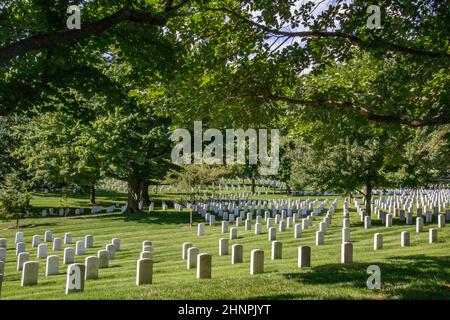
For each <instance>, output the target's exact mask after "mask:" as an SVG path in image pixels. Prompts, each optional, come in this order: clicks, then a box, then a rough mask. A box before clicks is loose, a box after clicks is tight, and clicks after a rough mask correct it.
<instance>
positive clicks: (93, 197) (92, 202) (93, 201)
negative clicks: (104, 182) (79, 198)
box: [90, 184, 96, 204]
mask: <svg viewBox="0 0 450 320" xmlns="http://www.w3.org/2000/svg"><path fill="white" fill-rule="evenodd" d="M95 196H96V195H95V184H93V185H92V186H91V196H90V201H91V204H95V201H96V199H95Z"/></svg>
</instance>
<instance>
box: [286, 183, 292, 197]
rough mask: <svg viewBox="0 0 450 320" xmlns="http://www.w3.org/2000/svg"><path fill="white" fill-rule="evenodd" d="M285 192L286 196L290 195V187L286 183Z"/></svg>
mask: <svg viewBox="0 0 450 320" xmlns="http://www.w3.org/2000/svg"><path fill="white" fill-rule="evenodd" d="M286 194H287V195H288V196H290V195H291V187H290V186H289V185H288V184H287V185H286Z"/></svg>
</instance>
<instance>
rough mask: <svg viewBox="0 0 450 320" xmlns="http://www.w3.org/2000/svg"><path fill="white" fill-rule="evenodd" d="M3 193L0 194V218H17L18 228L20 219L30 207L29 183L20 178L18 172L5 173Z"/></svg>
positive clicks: (2, 185)
mask: <svg viewBox="0 0 450 320" xmlns="http://www.w3.org/2000/svg"><path fill="white" fill-rule="evenodd" d="M1 187H2V189H3V193H1V194H0V218H1V219H4V220H11V219H15V220H16V228H19V219H20V218H22V215H23V213H24V212H25V211H26V210H28V209H29V207H30V199H31V197H30V195H29V193H28V192H26V191H27V188H28V184H27V182H26V181H24V180H23V179H21V178H20V174H19V173H18V172H11V173H8V174H6V175H5V177H4V180H3V182H2V184H1Z"/></svg>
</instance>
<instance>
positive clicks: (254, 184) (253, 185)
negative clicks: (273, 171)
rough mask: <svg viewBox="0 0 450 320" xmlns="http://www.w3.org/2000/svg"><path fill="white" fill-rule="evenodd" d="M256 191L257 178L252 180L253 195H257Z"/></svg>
mask: <svg viewBox="0 0 450 320" xmlns="http://www.w3.org/2000/svg"><path fill="white" fill-rule="evenodd" d="M255 189H256V181H255V178H252V193H255Z"/></svg>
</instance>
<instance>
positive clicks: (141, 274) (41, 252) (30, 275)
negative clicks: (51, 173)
mask: <svg viewBox="0 0 450 320" xmlns="http://www.w3.org/2000/svg"><path fill="white" fill-rule="evenodd" d="M44 239H45V242H52V241H53V251H54V252H58V251H61V250H62V238H53V235H52V232H51V231H46V232H45V234H44ZM15 243H16V257H17V262H16V270H17V272H21V286H23V287H24V286H32V285H37V284H38V280H39V262H38V261H30V253H28V252H26V251H25V241H24V234H23V232H17V233H16V236H15ZM64 244H66V245H70V244H72V234H71V233H69V232H68V233H65V234H64ZM31 245H32V247H37V259H46V264H45V276H46V277H49V276H53V275H59V256H58V255H49V256H47V246H48V245H47V243H40V236H39V235H34V236H33V237H32V242H31ZM93 246H94V237H93V236H92V235H86V236H85V237H84V240H78V241H76V242H75V250H74V249H73V248H72V247H67V248H64V253H63V264H65V265H68V267H67V278H66V290H65V292H66V294H69V293H74V292H82V291H84V284H85V280H88V279H97V278H98V274H99V269H100V268H108V267H109V261H110V260H114V259H115V258H116V252H118V251H120V239H119V238H113V239H112V241H111V243H109V244H107V245H106V246H105V249H104V250H99V251H98V252H97V256H88V257H86V258H85V262H84V264H83V263H74V260H75V256H82V255H84V252H85V249H86V248H92V247H93ZM6 252H7V239H0V296H1V290H2V283H3V279H4V271H5V264H6ZM152 279H153V244H152V242H151V241H149V240H145V241H143V243H142V251H141V253H140V257H139V259H138V261H137V268H136V285H138V286H140V285H143V284H151V283H152Z"/></svg>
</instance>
